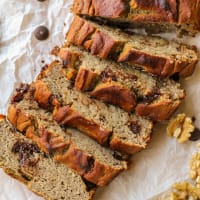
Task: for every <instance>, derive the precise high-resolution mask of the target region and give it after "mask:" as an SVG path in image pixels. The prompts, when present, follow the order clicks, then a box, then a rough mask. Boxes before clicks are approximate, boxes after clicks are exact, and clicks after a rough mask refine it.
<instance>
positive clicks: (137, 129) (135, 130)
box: [129, 121, 141, 134]
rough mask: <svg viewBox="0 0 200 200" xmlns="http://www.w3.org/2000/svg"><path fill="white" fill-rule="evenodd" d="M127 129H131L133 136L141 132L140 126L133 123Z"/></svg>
mask: <svg viewBox="0 0 200 200" xmlns="http://www.w3.org/2000/svg"><path fill="white" fill-rule="evenodd" d="M129 128H130V129H131V131H132V132H133V133H134V134H139V133H140V131H141V126H140V125H139V124H138V123H137V122H135V121H131V122H130V124H129Z"/></svg>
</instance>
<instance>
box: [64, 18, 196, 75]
mask: <svg viewBox="0 0 200 200" xmlns="http://www.w3.org/2000/svg"><path fill="white" fill-rule="evenodd" d="M66 39H67V41H68V42H70V43H72V44H74V45H78V46H82V47H84V48H85V49H87V50H88V51H90V52H91V53H92V54H93V55H98V56H99V57H101V58H111V59H114V60H115V61H117V62H122V63H123V62H125V63H128V64H129V65H131V66H133V67H134V68H135V67H139V68H141V69H142V70H145V71H147V72H150V73H152V74H155V75H158V76H161V77H170V76H172V75H174V74H179V76H181V77H187V76H190V75H191V74H192V73H193V71H194V68H195V66H196V64H197V62H198V53H197V49H196V47H194V46H188V45H184V44H179V43H177V42H174V41H167V40H165V39H162V38H160V37H151V36H143V35H138V34H132V35H130V34H126V33H124V32H122V31H120V30H119V29H113V28H110V27H108V26H103V25H102V26H101V25H99V24H97V23H94V22H91V21H89V20H86V19H82V18H80V17H78V16H75V18H74V20H73V22H72V24H71V26H70V29H69V31H68V33H67V35H66Z"/></svg>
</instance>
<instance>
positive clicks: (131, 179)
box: [0, 0, 200, 200]
mask: <svg viewBox="0 0 200 200" xmlns="http://www.w3.org/2000/svg"><path fill="white" fill-rule="evenodd" d="M71 3H72V0H46V1H45V2H39V1H36V0H32V1H29V0H1V1H0V113H3V114H6V110H7V105H8V101H9V98H10V95H11V94H12V92H13V90H14V88H15V87H16V86H17V85H18V84H19V83H20V82H27V83H29V82H31V81H32V80H34V79H35V77H36V75H37V74H38V73H39V71H40V69H41V67H42V66H43V65H44V62H43V61H45V63H49V61H50V60H51V59H52V58H51V56H50V55H49V52H50V51H51V49H53V47H54V46H55V45H58V46H60V45H61V44H62V43H63V42H64V35H65V33H66V31H67V29H68V27H69V24H70V21H71V20H72V14H70V13H69V10H70V5H71ZM38 25H45V26H47V27H48V28H49V30H50V37H49V39H48V40H46V41H43V42H39V41H37V40H36V39H35V38H34V36H33V34H32V33H33V30H34V29H35V28H36V27H37V26H38ZM163 36H164V37H167V38H173V37H174V35H173V34H170V35H168V34H164V35H163ZM179 40H181V41H182V42H185V43H189V44H195V45H197V46H198V48H199V49H200V35H198V36H196V37H195V38H182V39H179ZM199 77H200V65H199V64H198V66H197V68H196V71H195V73H194V75H193V76H192V77H191V78H189V79H187V80H183V81H182V83H183V86H184V88H185V89H186V92H187V97H186V100H185V101H184V103H183V104H182V106H181V108H180V109H179V110H178V112H185V113H187V114H188V116H195V118H196V126H197V127H200V105H199V104H200V85H199V83H200V78H199ZM196 144H197V142H187V143H185V144H178V143H177V142H176V141H175V140H174V139H170V138H167V136H166V124H164V123H163V124H162V125H157V126H156V127H155V130H154V134H153V138H152V141H151V143H150V144H149V146H148V148H147V149H146V150H145V151H142V152H140V153H138V154H136V155H135V156H134V158H133V164H132V165H131V167H130V169H129V170H128V171H127V172H124V173H122V174H121V175H119V176H118V177H117V178H116V179H115V180H114V181H113V182H112V183H111V184H109V185H108V186H107V187H105V188H102V189H100V190H98V192H97V195H96V197H95V200H108V199H109V200H146V199H151V198H153V197H154V196H156V195H158V194H159V193H162V192H163V191H165V190H167V189H168V188H169V187H170V186H171V184H172V183H174V182H176V181H181V180H185V179H188V171H189V164H188V163H189V159H190V157H191V155H192V153H193V152H194V151H195V150H196ZM39 199H41V198H40V197H37V196H36V195H34V194H33V193H32V192H29V191H28V190H27V189H26V187H25V186H23V185H22V184H21V183H19V182H17V181H15V180H13V179H11V178H9V177H8V176H7V175H5V174H4V173H3V172H2V171H0V200H39Z"/></svg>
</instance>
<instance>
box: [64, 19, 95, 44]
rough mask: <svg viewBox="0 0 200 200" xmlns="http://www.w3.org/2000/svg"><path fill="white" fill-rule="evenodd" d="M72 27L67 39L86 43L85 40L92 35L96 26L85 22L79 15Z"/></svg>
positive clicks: (77, 42)
mask: <svg viewBox="0 0 200 200" xmlns="http://www.w3.org/2000/svg"><path fill="white" fill-rule="evenodd" d="M72 27H73V28H70V29H69V31H68V33H67V35H66V37H67V40H68V41H69V42H70V41H73V42H74V43H76V44H77V45H84V42H85V40H86V39H87V37H88V36H90V35H92V34H93V33H94V31H95V28H94V27H93V26H91V25H90V24H89V23H85V22H84V20H81V19H80V18H78V17H77V16H75V19H74V20H73V22H72Z"/></svg>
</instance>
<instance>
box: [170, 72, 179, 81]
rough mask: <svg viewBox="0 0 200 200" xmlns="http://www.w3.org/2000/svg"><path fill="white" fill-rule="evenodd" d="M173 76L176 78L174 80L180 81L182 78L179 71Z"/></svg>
mask: <svg viewBox="0 0 200 200" xmlns="http://www.w3.org/2000/svg"><path fill="white" fill-rule="evenodd" d="M171 78H172V79H173V80H174V81H176V82H177V81H179V80H180V76H179V73H175V74H173V75H172V76H171Z"/></svg>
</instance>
